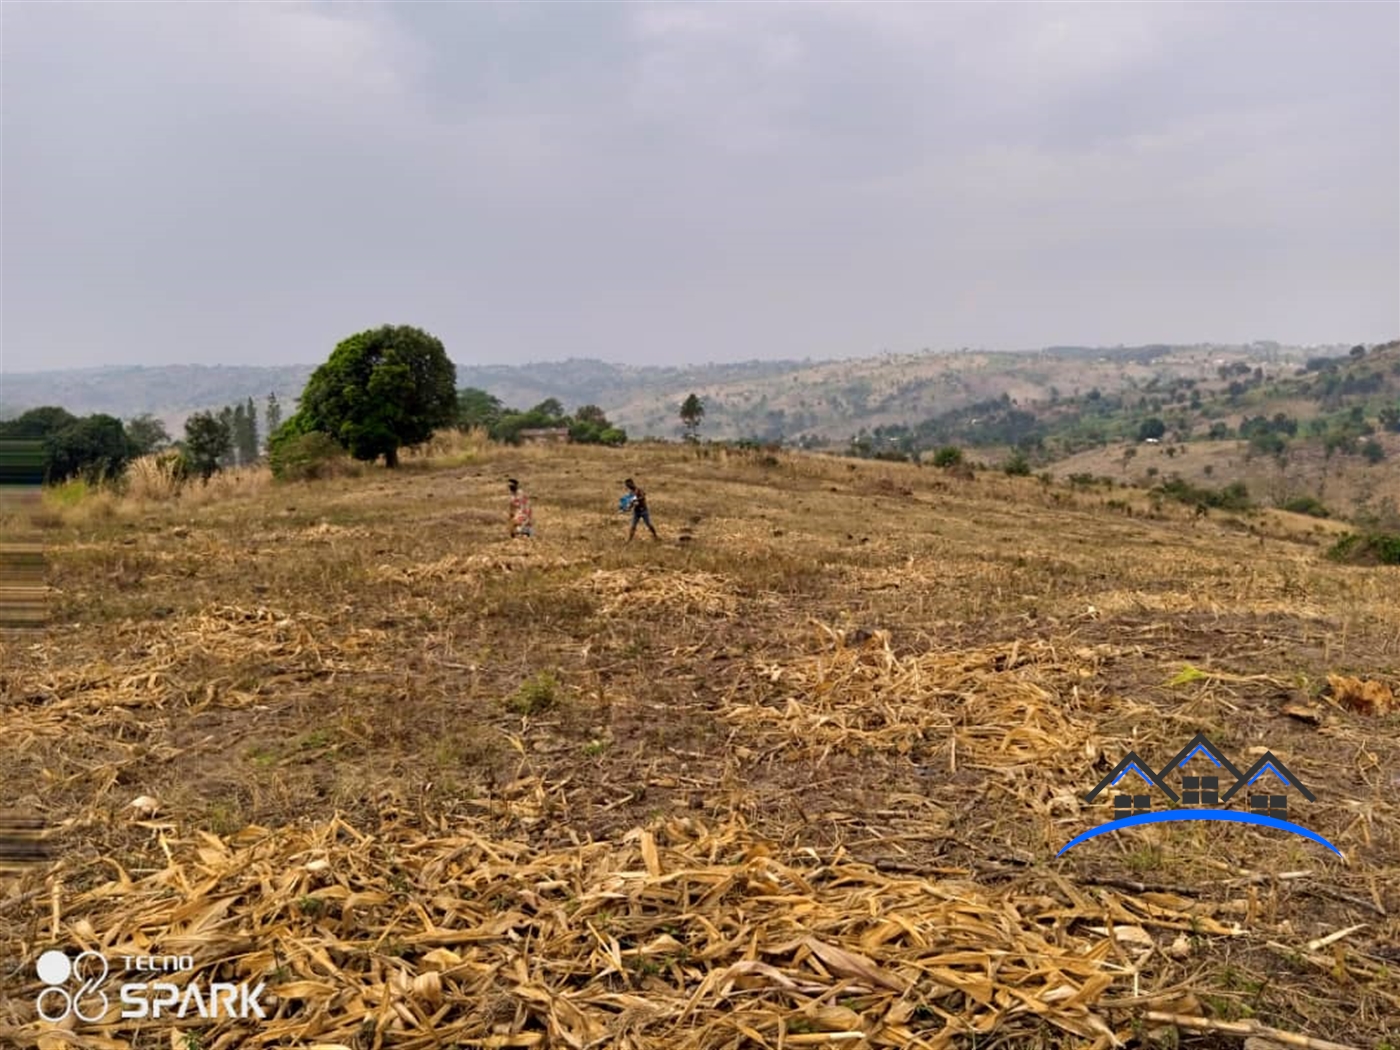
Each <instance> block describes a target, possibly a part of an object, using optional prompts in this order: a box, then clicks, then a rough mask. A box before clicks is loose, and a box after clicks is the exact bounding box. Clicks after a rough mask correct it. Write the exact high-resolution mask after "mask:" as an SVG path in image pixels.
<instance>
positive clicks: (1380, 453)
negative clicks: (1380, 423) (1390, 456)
mask: <svg viewBox="0 0 1400 1050" xmlns="http://www.w3.org/2000/svg"><path fill="white" fill-rule="evenodd" d="M1361 455H1362V456H1363V457H1364V458H1365V460H1366V462H1367V463H1372V464H1375V463H1379V462H1380V461H1381V460H1383V459H1385V449H1384V448H1383V447H1382V446H1381V443H1380V442H1379V441H1376V440H1375V439H1374V438H1373V439H1372V440H1370V441H1368V442H1366V443H1365V444H1364V445H1362V446H1361Z"/></svg>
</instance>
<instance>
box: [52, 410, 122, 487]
mask: <svg viewBox="0 0 1400 1050" xmlns="http://www.w3.org/2000/svg"><path fill="white" fill-rule="evenodd" d="M44 448H45V452H46V459H47V460H48V476H49V480H50V481H66V480H68V479H69V478H72V477H83V478H85V479H86V480H88V481H98V480H102V479H106V478H116V477H119V476H120V475H121V473H122V471H123V470H125V469H126V464H127V461H128V460H129V459H130V458H131V445H130V443H129V442H128V441H127V439H126V430H125V429H124V428H123V427H122V421H121V420H120V419H117V418H116V417H115V416H108V415H103V414H96V415H91V416H84V417H83V418H82V419H79V420H77V421H76V422H74V423H72V424H70V425H69V426H66V427H64V428H63V429H62V430H59V431H57V432H55V433H53V434H50V435H49V436H48V437H46V438H45V439H44Z"/></svg>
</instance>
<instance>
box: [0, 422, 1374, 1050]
mask: <svg viewBox="0 0 1400 1050" xmlns="http://www.w3.org/2000/svg"><path fill="white" fill-rule="evenodd" d="M507 474H513V475H515V476H518V477H520V478H521V479H522V480H523V482H524V484H525V487H526V489H527V491H528V492H530V493H531V495H532V496H533V497H534V500H535V503H536V517H537V526H538V530H539V535H538V537H537V538H536V539H535V540H534V541H525V540H518V541H511V540H509V539H507V538H506V498H507V497H506V493H505V486H504V481H503V479H504V478H505V476H506V475H507ZM629 474H630V475H634V476H636V477H637V478H638V479H639V480H640V481H641V482H642V484H643V485H644V486H645V487H647V489H648V490H649V494H650V497H651V503H652V510H653V516H654V520H655V522H656V524H657V527H658V528H659V529H660V530H661V537H662V539H661V542H659V543H653V542H652V541H651V540H650V538H649V537H647V536H646V534H645V533H643V534H642V535H640V536H639V537H638V540H637V542H636V543H634V544H632V545H631V546H626V545H624V544H623V543H622V540H623V539H624V537H625V533H626V520H625V519H624V518H623V517H622V516H621V515H619V514H618V513H616V503H617V497H618V495H619V494H620V493H621V484H620V482H621V480H622V478H623V477H625V476H627V475H629ZM216 484H217V486H218V487H217V490H216V491H214V492H210V493H200V492H198V491H195V492H194V493H193V494H191V495H188V496H186V497H184V498H182V499H180V500H161V499H157V498H140V496H139V494H138V495H129V496H128V497H126V498H125V499H114V498H111V497H107V496H89V497H87V498H86V499H83V500H79V501H76V502H73V503H71V505H66V506H60V505H57V504H55V503H50V505H48V506H47V507H46V508H45V509H44V510H43V512H42V513H41V514H40V516H39V518H38V519H37V525H38V526H39V528H40V529H41V534H42V536H43V539H44V542H45V544H46V545H47V548H48V560H49V580H50V583H51V584H52V587H53V591H52V594H51V607H52V619H51V623H50V625H49V627H48V629H47V630H45V631H44V632H42V633H33V634H28V635H25V634H15V635H11V636H8V637H6V638H5V639H4V640H3V642H0V646H3V670H0V729H3V737H0V756H2V757H3V768H4V770H5V784H6V791H7V796H8V799H7V803H6V804H7V805H10V806H11V807H12V808H17V809H19V810H22V811H25V812H31V813H38V814H41V815H42V816H43V817H44V818H45V819H46V820H47V821H48V822H49V824H50V825H51V826H52V827H53V828H55V829H56V830H55V832H54V838H53V841H52V851H53V852H52V858H51V860H50V861H48V862H46V863H44V864H43V865H41V866H37V867H32V868H28V869H22V870H19V871H17V872H15V873H14V874H13V875H11V876H10V877H8V878H5V879H3V880H2V881H0V958H3V963H0V967H3V968H2V969H0V1046H3V1047H6V1048H8V1047H29V1046H43V1047H46V1048H47V1047H59V1046H72V1047H81V1048H84V1050H106V1048H133V1050H144V1048H148V1047H149V1048H157V1047H159V1048H162V1050H165V1048H175V1050H215V1048H218V1050H233V1048H237V1047H249V1048H257V1047H274V1046H275V1047H321V1048H327V1050H328V1048H331V1047H352V1048H357V1050H358V1048H365V1050H368V1048H374V1047H395V1048H410V1047H411V1048H422V1050H427V1048H450V1047H464V1048H465V1047H470V1048H486V1047H497V1048H542V1050H543V1048H554V1047H559V1048H564V1047H569V1048H575V1050H582V1048H585V1047H600V1048H602V1047H607V1048H613V1047H616V1048H632V1050H684V1048H695V1050H700V1048H705V1050H710V1048H713V1050H720V1048H758V1047H771V1048H778V1047H787V1048H799V1047H844V1048H864V1047H871V1048H875V1047H880V1048H895V1050H905V1048H932V1047H949V1048H953V1047H957V1048H972V1047H976V1048H978V1050H991V1048H994V1047H1031V1048H1037V1047H1038V1048H1043V1050H1048V1048H1069V1047H1111V1046H1115V1045H1131V1046H1139V1047H1149V1046H1150V1047H1197V1048H1202V1047H1231V1048H1236V1047H1242V1046H1244V1045H1246V1040H1249V1042H1248V1046H1249V1047H1250V1050H1277V1048H1278V1047H1281V1046H1292V1047H1300V1046H1301V1047H1309V1046H1311V1047H1323V1046H1327V1045H1334V1044H1335V1045H1342V1046H1352V1047H1365V1048H1381V1047H1388V1048H1390V1050H1394V1048H1395V1047H1398V1046H1400V980H1397V977H1396V975H1397V972H1400V919H1397V913H1400V807H1397V802H1396V800H1395V799H1396V795H1397V793H1398V792H1400V712H1397V711H1396V710H1394V709H1393V708H1391V709H1390V710H1387V709H1386V705H1385V702H1384V699H1383V698H1384V695H1385V692H1384V687H1385V686H1389V687H1391V688H1400V602H1397V601H1396V600H1395V595H1396V594H1397V593H1400V570H1397V569H1367V568H1349V567H1341V566H1337V565H1334V564H1332V563H1330V562H1328V561H1327V560H1326V559H1325V558H1324V557H1323V556H1322V552H1323V549H1324V547H1323V546H1322V543H1323V540H1324V536H1323V535H1321V534H1319V533H1318V532H1317V531H1315V530H1319V529H1322V530H1324V532H1325V531H1326V530H1330V529H1332V528H1333V526H1331V525H1324V524H1322V523H1317V522H1314V521H1311V520H1309V519H1302V518H1294V517H1292V516H1289V515H1283V514H1276V513H1272V512H1271V513H1268V514H1265V515H1261V516H1259V517H1258V518H1253V519H1236V518H1230V517H1228V516H1226V517H1221V516H1219V515H1215V514H1212V516H1211V517H1209V518H1207V519H1206V520H1204V521H1199V522H1193V521H1191V520H1189V518H1188V516H1187V512H1186V510H1185V509H1184V508H1183V509H1182V510H1180V511H1173V510H1170V509H1169V510H1168V511H1167V512H1166V514H1167V516H1165V517H1160V516H1159V517H1153V516H1150V515H1148V516H1145V515H1144V513H1143V510H1144V508H1145V507H1146V504H1145V503H1142V502H1141V501H1140V500H1139V501H1138V507H1137V510H1135V511H1133V512H1132V513H1131V514H1130V513H1127V512H1126V511H1125V510H1124V509H1123V508H1122V507H1120V508H1118V509H1113V508H1109V507H1107V506H1105V505H1104V504H1105V501H1106V500H1107V499H1108V498H1110V497H1117V498H1118V499H1124V498H1126V497H1125V496H1124V495H1123V494H1122V492H1115V493H1108V494H1105V493H1102V492H1094V493H1084V492H1076V491H1072V490H1071V489H1069V488H1067V487H1065V486H1063V485H1059V484H1056V485H1050V486H1047V485H1044V484H1042V483H1041V482H1040V481H1038V480H1036V479H1029V478H1028V479H1009V478H1006V477H1004V476H997V475H992V474H978V475H977V476H976V477H975V478H974V479H971V480H962V479H958V478H953V477H948V476H945V475H943V474H942V473H941V472H937V471H934V470H931V469H927V468H925V469H919V468H915V467H912V466H905V465H893V464H870V463H855V462H848V461H844V460H827V459H821V458H816V457H803V456H798V455H792V456H788V455H782V456H778V457H765V456H764V455H762V454H746V455H734V454H726V453H722V452H717V451H711V452H710V454H708V455H701V454H699V452H697V451H695V450H686V449H681V448H664V447H652V448H630V449H625V450H607V449H583V448H572V449H559V450H523V451H522V450H503V449H491V448H485V447H481V446H479V445H478V446H476V447H473V448H460V447H458V448H440V449H437V450H435V453H434V456H433V457H420V458H411V459H409V460H408V461H406V463H405V465H404V468H403V469H401V470H400V471H397V472H392V473H391V472H387V471H384V470H382V469H371V470H366V471H362V472H360V473H359V474H358V475H356V476H349V477H337V478H334V479H331V480H326V481H320V482H313V483H308V484H296V485H288V486H273V485H271V484H270V483H269V482H268V480H267V478H266V477H265V476H262V475H259V474H257V473H253V472H250V473H247V474H245V475H242V476H241V479H239V480H234V479H225V480H222V481H219V482H217V483H216ZM18 521H19V519H18V517H16V516H12V517H11V519H10V521H9V524H10V527H11V528H16V527H18V525H17V523H18ZM683 536H684V537H685V538H682V537H683ZM1329 675H1350V676H1355V677H1357V678H1360V679H1364V680H1370V681H1374V682H1379V683H1382V686H1380V687H1373V688H1375V689H1376V692H1375V693H1373V694H1372V695H1373V696H1378V697H1380V698H1381V699H1380V700H1379V702H1378V703H1376V704H1373V705H1371V706H1367V705H1365V704H1363V703H1353V702H1351V701H1350V700H1349V697H1348V694H1347V693H1346V691H1345V690H1342V691H1340V692H1338V691H1337V690H1330V691H1329V690H1328V689H1327V688H1325V687H1326V685H1327V682H1328V676H1329ZM1202 730H1203V731H1205V732H1206V733H1207V734H1208V735H1209V736H1210V738H1211V739H1212V740H1213V741H1214V742H1215V743H1216V744H1218V745H1219V746H1220V747H1221V748H1222V749H1223V750H1224V751H1225V752H1226V754H1227V755H1229V756H1231V757H1232V759H1233V760H1234V761H1235V762H1236V764H1238V765H1240V766H1241V767H1242V768H1243V766H1245V765H1248V764H1249V763H1251V762H1253V761H1254V757H1255V756H1256V755H1258V754H1261V753H1262V752H1263V751H1264V750H1265V749H1271V750H1272V751H1273V753H1274V754H1275V755H1276V756H1277V757H1278V758H1280V759H1281V760H1282V761H1283V762H1285V763H1286V764H1287V766H1288V767H1289V768H1290V769H1291V770H1292V771H1293V772H1294V773H1295V774H1297V775H1298V777H1300V778H1301V779H1302V780H1303V781H1304V783H1305V784H1306V785H1307V786H1308V787H1309V788H1310V789H1311V790H1312V791H1313V793H1314V794H1315V795H1316V801H1315V802H1311V803H1309V802H1306V801H1305V800H1302V799H1295V800H1294V803H1293V804H1292V805H1293V809H1292V817H1293V819H1294V820H1297V821H1299V822H1301V823H1303V824H1306V825H1307V826H1308V827H1310V828H1313V829H1315V830H1316V831H1317V832H1318V833H1319V834H1321V835H1323V836H1325V837H1326V838H1328V839H1329V840H1330V841H1331V842H1333V843H1335V844H1336V845H1337V847H1338V848H1339V849H1340V850H1341V851H1342V853H1343V854H1344V855H1345V859H1339V858H1338V857H1337V856H1335V855H1333V854H1332V853H1330V852H1329V851H1327V850H1326V849H1324V848H1323V847H1321V846H1319V845H1316V844H1314V843H1312V842H1309V841H1308V840H1306V839H1304V838H1301V837H1298V836H1294V835H1288V834H1286V833H1283V832H1280V831H1275V830H1271V829H1265V828H1260V827H1257V826H1254V825H1244V824H1221V823H1208V824H1202V823H1169V824H1156V825H1149V826H1145V827H1137V828H1132V829H1128V830H1120V831H1117V832H1115V833H1112V834H1107V835H1101V836H1099V837H1097V838H1094V839H1091V840H1089V841H1087V842H1085V843H1083V844H1081V845H1079V846H1076V847H1075V848H1074V849H1073V850H1071V851H1070V852H1068V853H1067V854H1065V855H1064V856H1063V857H1057V855H1056V854H1057V851H1059V849H1060V848H1061V847H1062V846H1064V845H1065V844H1066V843H1067V842H1069V841H1070V840H1071V839H1072V838H1074V836H1076V835H1077V834H1079V833H1080V832H1081V831H1084V830H1086V829H1088V828H1090V827H1091V826H1093V825H1095V824H1099V823H1101V822H1103V821H1105V820H1107V819H1109V817H1110V813H1109V812H1108V807H1109V802H1108V801H1107V800H1108V798H1109V795H1111V794H1112V792H1106V793H1105V794H1104V795H1103V796H1101V797H1100V798H1099V799H1098V800H1097V801H1096V802H1095V803H1094V804H1092V805H1091V804H1088V803H1085V802H1084V799H1083V796H1084V795H1085V794H1086V793H1087V792H1088V791H1089V790H1090V789H1091V788H1092V787H1093V786H1094V785H1095V784H1096V783H1097V782H1098V781H1099V780H1100V779H1101V778H1102V777H1103V776H1104V775H1105V773H1107V772H1108V771H1109V770H1110V769H1111V768H1112V767H1113V766H1114V765H1115V763H1117V762H1118V760H1119V759H1120V758H1121V757H1123V756H1124V755H1125V754H1126V753H1127V751H1128V750H1130V749H1135V750H1136V751H1137V753H1138V754H1140V755H1141V756H1143V758H1144V759H1145V760H1146V761H1148V762H1149V763H1152V764H1154V765H1157V766H1161V765H1165V764H1166V762H1167V761H1168V760H1169V759H1170V758H1171V756H1172V755H1173V754H1175V753H1176V752H1177V751H1178V750H1179V749H1180V747H1181V746H1182V745H1183V744H1184V743H1185V742H1186V741H1187V740H1189V739H1190V738H1191V737H1192V735H1193V734H1195V733H1196V732H1197V731H1202ZM51 947H60V948H66V949H68V950H70V951H76V950H77V949H78V948H80V947H81V948H92V949H97V950H101V951H104V952H105V953H106V954H107V955H108V957H109V958H113V957H117V956H122V955H136V954H143V955H153V954H171V955H175V954H188V955H191V956H193V959H194V962H195V970H194V971H193V975H192V976H193V977H195V978H198V979H200V980H206V979H207V980H225V981H239V980H245V979H247V980H248V981H249V982H250V983H251V982H255V981H261V982H264V983H265V986H266V992H265V994H264V995H263V997H262V1002H263V1006H264V1008H265V1010H266V1013H267V1018H266V1019H265V1020H263V1021H253V1022H248V1023H243V1022H238V1021H230V1020H226V1019H220V1020H207V1019H205V1020H201V1019H200V1018H198V1017H197V1016H191V1017H187V1018H184V1019H174V1018H162V1019H160V1020H158V1021H151V1020H147V1021H144V1022H139V1021H132V1020H122V1019H121V1018H120V1017H119V1016H116V1014H117V1008H118V1006H117V1003H116V1001H115V999H114V1000H113V1005H112V1011H111V1012H110V1013H109V1014H108V1015H107V1017H106V1018H105V1020H104V1022H103V1023H99V1024H94V1025H88V1024H77V1025H76V1026H75V1025H74V1024H73V1022H72V1021H71V1020H70V1021H69V1022H67V1023H66V1024H67V1027H55V1026H53V1025H50V1024H46V1023H43V1022H40V1021H38V1020H37V1019H36V1011H35V1005H34V1004H35V999H36V996H37V995H38V993H39V992H40V990H41V989H42V987H43V985H41V983H40V981H39V979H38V977H37V976H36V970H35V960H36V959H37V957H38V956H39V954H40V953H41V952H42V951H44V950H45V949H48V948H51ZM189 976H191V975H177V977H176V979H177V980H180V981H183V980H185V979H186V978H187V977H189ZM1269 1033H1273V1034H1272V1035H1271V1036H1270V1035H1269Z"/></svg>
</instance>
